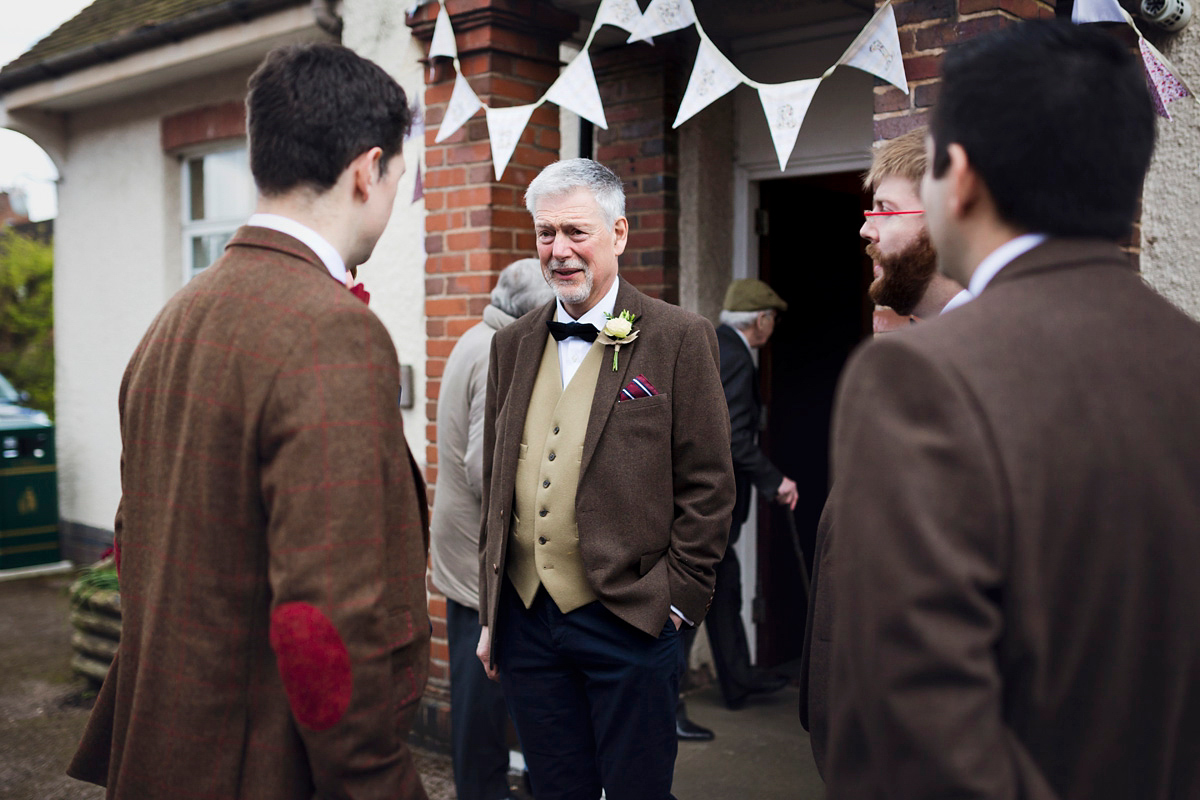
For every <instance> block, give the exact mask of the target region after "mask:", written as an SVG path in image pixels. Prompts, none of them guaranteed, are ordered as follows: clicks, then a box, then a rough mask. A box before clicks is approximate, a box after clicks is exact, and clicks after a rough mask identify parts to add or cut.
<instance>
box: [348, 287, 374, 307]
mask: <svg viewBox="0 0 1200 800" xmlns="http://www.w3.org/2000/svg"><path fill="white" fill-rule="evenodd" d="M350 294H352V295H354V296H355V297H357V298H358V299H359V300H362V301H363V302H364V303H367V304H368V305H370V303H371V293H370V292H368V291H367V287H365V286H363V285H362V284H361V283H356V284H354V285H353V286H351V287H350Z"/></svg>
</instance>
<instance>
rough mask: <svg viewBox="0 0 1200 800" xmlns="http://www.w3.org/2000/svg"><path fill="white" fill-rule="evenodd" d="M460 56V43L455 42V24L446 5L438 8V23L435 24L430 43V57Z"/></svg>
mask: <svg viewBox="0 0 1200 800" xmlns="http://www.w3.org/2000/svg"><path fill="white" fill-rule="evenodd" d="M438 56H445V57H446V58H458V45H456V44H455V43H454V26H452V25H451V24H450V15H449V14H447V13H446V7H445V6H441V7H440V8H439V9H438V15H437V23H436V24H435V25H434V26H433V41H432V42H430V43H429V57H430V58H437V57H438Z"/></svg>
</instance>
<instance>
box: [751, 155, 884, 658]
mask: <svg viewBox="0 0 1200 800" xmlns="http://www.w3.org/2000/svg"><path fill="white" fill-rule="evenodd" d="M759 206H760V208H761V209H762V211H761V212H760V215H759V217H760V240H759V245H760V250H759V252H760V264H759V275H760V277H761V278H762V279H763V280H765V281H766V282H767V283H769V284H770V285H771V286H772V287H773V288H774V289H775V290H776V291H777V292H778V293H779V294H780V295H781V296H782V297H783V298H784V299H785V300H787V302H788V311H787V313H786V314H784V315H783V316H782V318H781V319H780V320H779V323H778V325H777V326H776V329H775V334H774V336H773V337H772V339H771V342H770V343H769V344H768V346H767V347H765V348H764V349H763V352H762V354H761V357H760V364H761V372H760V379H761V381H762V392H763V398H764V402H765V405H766V408H767V427H766V430H765V431H764V433H763V436H762V443H763V447H764V448H765V449H766V451H767V453H768V455H769V456H770V458H771V461H772V462H773V463H774V464H775V465H776V466H778V467H779V468H780V469H781V470H782V471H783V473H784V474H785V475H787V476H788V477H789V478H791V479H792V480H794V481H796V484H797V486H798V488H799V495H800V499H799V502H798V503H797V504H796V510H795V512H794V515H793V518H794V520H795V535H798V538H799V541H800V546H801V549H802V551H803V553H804V561H805V569H807V570H808V571H809V572H810V573H811V568H812V556H813V552H812V551H813V538H814V533H815V531H816V527H817V521H818V519H820V516H821V509H822V508H823V507H824V505H825V497H826V494H827V493H828V488H829V487H828V484H829V467H828V465H829V418H830V412H831V409H832V404H833V394H834V389H835V387H836V384H837V379H838V375H839V374H840V373H841V370H842V367H843V366H844V365H845V362H846V359H847V357H848V356H849V355H850V352H851V350H853V349H854V348H855V346H857V345H858V344H859V342H861V341H862V340H863V339H864V338H865V337H867V336H869V335H870V333H871V312H872V309H873V308H874V306H873V305H872V303H871V302H870V300H869V298H868V297H867V287H868V286H869V285H870V282H871V263H870V260H869V259H868V258H867V257H866V255H865V253H864V251H863V245H864V244H865V243H864V242H863V240H862V239H861V238H860V237H859V235H858V229H859V228H860V227H861V226H862V220H863V218H862V211H863V209H865V208H869V207H870V195H869V194H864V193H863V191H862V184H861V176H860V175H859V174H858V173H836V174H828V175H817V176H811V177H802V178H784V179H780V180H774V181H764V182H763V183H762V184H761V185H760V203H759ZM763 222H765V224H763ZM787 514H788V511H787V509H786V508H784V507H782V506H778V505H775V504H773V503H768V502H766V501H762V500H760V502H759V508H758V583H759V585H758V587H757V589H758V591H757V592H756V593H755V596H756V598H757V599H756V601H755V609H754V612H755V619H756V620H757V622H758V648H757V649H758V653H757V657H758V663H759V664H760V665H763V666H766V667H772V666H777V665H780V664H783V663H786V662H789V661H792V660H794V659H797V658H799V656H800V650H801V646H802V643H803V633H804V621H805V615H806V611H807V607H806V598H805V594H804V585H805V581H803V580H802V579H801V575H800V570H801V566H800V563H799V559H798V558H797V556H796V546H795V542H794V538H795V536H794V534H793V530H792V528H791V527H790V526H789V525H788V524H787Z"/></svg>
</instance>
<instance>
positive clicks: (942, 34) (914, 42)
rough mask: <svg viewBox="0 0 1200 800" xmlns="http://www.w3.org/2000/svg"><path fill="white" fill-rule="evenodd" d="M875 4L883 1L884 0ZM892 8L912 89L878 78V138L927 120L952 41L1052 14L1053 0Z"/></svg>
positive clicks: (962, 0) (942, 1)
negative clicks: (944, 58)
mask: <svg viewBox="0 0 1200 800" xmlns="http://www.w3.org/2000/svg"><path fill="white" fill-rule="evenodd" d="M875 5H876V8H878V7H879V6H882V5H883V0H876V4H875ZM892 8H893V9H895V12H896V26H897V28H898V29H899V33H900V51H901V53H902V54H903V55H904V71H905V73H906V74H907V75H908V89H909V93H908V94H907V95H905V94H904V92H902V91H900V90H899V89H897V88H896V87H895V86H892V85H891V84H889V83H885V82H884V81H882V80H879V79H876V81H875V138H876V139H891V138H894V137H896V136H899V135H900V134H902V133H905V132H906V131H910V130H912V129H913V128H915V127H917V126H918V125H925V124H928V119H927V118H928V115H929V112H930V110H931V108H932V106H933V104H934V103H935V102H937V94H938V87H939V84H940V83H941V77H940V70H941V63H942V56H943V55H945V53H946V48H947V47H948V46H950V45H952V44H954V43H955V42H959V41H962V40H963V39H970V38H971V37H972V36H978V35H979V34H981V33H986V32H987V31H991V30H995V29H997V28H1001V27H1004V26H1005V25H1008V24H1010V23H1012V22H1015V21H1016V20H1020V19H1039V18H1050V17H1053V16H1054V0H899V2H893V3H892Z"/></svg>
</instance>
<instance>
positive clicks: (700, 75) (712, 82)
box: [671, 38, 746, 128]
mask: <svg viewBox="0 0 1200 800" xmlns="http://www.w3.org/2000/svg"><path fill="white" fill-rule="evenodd" d="M745 79H746V78H745V76H744V75H742V73H741V72H739V71H738V68H737V67H735V66H734V65H733V64H731V63H730V62H729V59H727V58H725V56H724V55H723V54H722V53H721V51H720V50H718V49H717V48H716V46H715V45H713V43H712V42H710V41H709V40H708V39H707V38H702V39H701V40H700V49H699V50H698V51H697V52H696V64H695V66H693V67H692V77H691V78H690V79H689V80H688V85H687V90H686V91H685V92H684V93H683V102H682V103H680V104H679V113H678V114H677V115H676V116H675V122H674V124H673V125H671V127H672V128H678V127H679V126H680V125H682V124H683V123H685V122H687V121H688V120H689V119H691V118H692V117H693V116H695V115H696V114H699V113H700V112H701V111H703V110H704V109H705V108H707V107H708V106H709V105H710V104H711V103H714V102H716V101H717V100H718V99H720V98H722V97H724V96H725V95H727V94H729V93H730V92H731V91H733V90H734V89H735V88H737V86H738V85H739V84H741V83H742V82H743V81H745Z"/></svg>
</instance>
